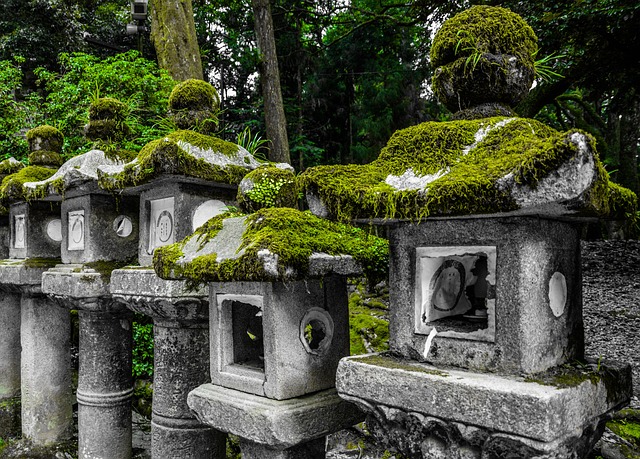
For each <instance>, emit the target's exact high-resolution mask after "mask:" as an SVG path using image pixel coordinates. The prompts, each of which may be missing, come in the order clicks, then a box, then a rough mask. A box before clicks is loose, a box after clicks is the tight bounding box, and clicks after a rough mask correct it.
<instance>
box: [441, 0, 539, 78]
mask: <svg viewBox="0 0 640 459" xmlns="http://www.w3.org/2000/svg"><path fill="white" fill-rule="evenodd" d="M537 50H538V37H536V34H535V32H534V31H533V29H532V28H531V27H530V26H529V25H528V24H527V23H526V22H525V21H524V19H522V18H521V17H520V16H519V15H517V14H515V13H513V12H511V11H510V10H508V9H506V8H501V7H495V6H488V5H478V6H474V7H471V8H469V9H468V10H465V11H463V12H461V13H459V14H456V15H455V16H454V17H452V18H451V19H449V20H447V21H445V22H444V24H442V27H441V28H440V30H438V32H437V33H436V35H435V37H434V38H433V45H432V46H431V54H430V57H431V65H432V66H433V67H434V68H435V67H440V66H442V65H446V64H449V63H451V62H454V61H455V60H457V59H459V58H460V57H464V58H467V57H469V56H470V55H472V54H474V53H480V54H482V53H490V54H495V55H497V54H511V55H514V56H516V57H517V58H518V59H521V60H522V61H523V62H527V63H529V64H530V65H531V67H533V62H534V56H535V54H536V52H537Z"/></svg>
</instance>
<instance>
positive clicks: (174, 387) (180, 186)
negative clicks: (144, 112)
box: [99, 80, 259, 459]
mask: <svg viewBox="0 0 640 459" xmlns="http://www.w3.org/2000/svg"><path fill="white" fill-rule="evenodd" d="M218 104H219V98H218V95H217V92H216V91H215V89H214V88H213V87H212V86H211V85H209V84H208V83H205V82H202V81H193V80H187V81H185V82H182V83H180V84H178V85H177V86H176V88H174V90H173V92H172V95H171V97H170V107H169V110H170V116H171V117H172V118H173V119H174V120H175V122H176V124H177V125H178V126H179V127H181V128H183V130H179V131H175V132H172V133H170V134H168V135H166V136H165V137H163V138H161V139H158V140H155V141H152V142H150V143H149V144H147V145H146V146H145V147H144V148H143V149H142V150H141V151H140V153H139V154H138V156H137V157H136V158H134V159H133V160H132V161H130V162H129V163H127V164H124V165H119V166H108V167H101V168H99V176H100V180H99V184H100V186H101V187H102V188H103V189H105V190H108V191H113V192H117V193H118V194H119V195H122V196H127V195H138V196H139V198H140V212H139V215H140V217H139V222H140V225H139V245H138V262H139V264H140V266H141V267H142V268H139V267H136V268H135V269H118V270H115V271H114V272H113V273H112V277H111V287H110V288H111V292H112V294H113V296H114V298H117V299H118V300H119V301H121V302H122V303H123V304H126V305H127V307H128V308H129V309H131V310H133V311H134V312H138V313H142V314H145V315H148V316H150V317H152V318H153V319H154V358H155V365H154V392H153V414H152V423H151V450H152V455H153V456H154V457H178V456H179V457H184V458H187V457H190V458H194V459H195V458H200V457H209V456H210V455H212V454H213V455H215V454H218V455H221V454H224V453H223V452H224V448H225V439H224V437H223V436H222V435H221V434H220V433H219V432H216V431H214V430H213V429H212V428H210V427H209V426H206V425H203V424H202V423H200V422H199V421H198V420H197V419H195V417H194V415H193V413H192V412H191V411H190V410H189V407H188V406H187V403H186V398H187V394H188V392H189V391H190V390H191V389H193V388H195V387H197V386H198V385H200V384H201V383H203V382H205V381H206V380H207V379H208V377H209V376H208V374H209V354H208V348H209V328H208V308H207V293H206V291H205V290H203V289H196V290H192V289H189V288H188V286H187V285H186V284H185V282H183V281H166V280H163V279H160V278H158V277H157V276H156V275H155V272H154V271H153V269H152V268H151V266H150V265H151V262H152V257H153V252H154V250H156V249H157V248H158V247H163V246H165V245H168V244H172V243H174V242H175V241H178V240H180V239H182V238H184V237H186V236H187V235H189V234H191V233H192V232H193V231H194V230H195V229H196V228H198V227H199V226H200V225H202V224H203V223H205V222H206V221H207V220H209V219H210V218H211V217H213V216H215V215H217V214H219V213H222V212H223V211H224V210H225V209H226V208H227V206H232V205H234V204H235V203H236V202H235V195H236V191H237V186H238V183H239V182H240V181H241V180H242V177H243V176H244V175H245V174H246V173H247V172H249V171H250V170H252V169H255V168H256V167H258V165H259V164H258V162H257V161H256V160H255V159H254V158H253V156H251V154H249V152H248V151H247V150H245V149H244V148H242V147H240V146H238V145H235V144H232V143H229V142H226V141H224V140H221V139H219V138H216V137H212V136H209V135H206V134H205V133H208V132H210V131H211V129H212V127H213V126H214V125H215V119H214V118H215V113H216V112H217V111H218V108H219V106H218ZM189 120H191V121H189ZM184 128H188V129H184ZM203 132H205V133H203ZM145 267H146V268H145Z"/></svg>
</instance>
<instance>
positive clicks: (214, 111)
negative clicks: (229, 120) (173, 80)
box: [169, 79, 220, 134]
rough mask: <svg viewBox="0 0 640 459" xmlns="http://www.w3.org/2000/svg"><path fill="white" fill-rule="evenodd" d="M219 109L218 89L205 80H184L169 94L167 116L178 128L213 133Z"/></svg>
mask: <svg viewBox="0 0 640 459" xmlns="http://www.w3.org/2000/svg"><path fill="white" fill-rule="evenodd" d="M219 111H220V96H219V95H218V91H216V89H215V88H214V87H213V86H212V85H210V84H209V83H207V82H206V81H202V80H195V79H189V80H185V81H183V82H181V83H179V84H177V85H176V86H175V87H174V88H173V91H171V95H170V96H169V117H170V118H171V119H172V120H173V122H174V123H175V124H176V126H177V127H178V128H180V129H191V130H194V131H198V132H200V133H203V134H210V133H213V132H214V131H215V129H216V127H217V125H218V112H219Z"/></svg>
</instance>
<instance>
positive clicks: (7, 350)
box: [0, 287, 21, 438]
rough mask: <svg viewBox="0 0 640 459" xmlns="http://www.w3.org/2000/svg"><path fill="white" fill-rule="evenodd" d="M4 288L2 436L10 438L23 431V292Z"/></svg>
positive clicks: (0, 308) (0, 314)
mask: <svg viewBox="0 0 640 459" xmlns="http://www.w3.org/2000/svg"><path fill="white" fill-rule="evenodd" d="M0 291H1V297H0V330H2V332H1V333H0V438H6V437H9V436H15V435H19V434H20V352H21V349H20V294H19V293H16V292H7V291H4V289H2V287H0Z"/></svg>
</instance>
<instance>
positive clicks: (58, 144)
mask: <svg viewBox="0 0 640 459" xmlns="http://www.w3.org/2000/svg"><path fill="white" fill-rule="evenodd" d="M26 137H27V142H29V150H31V151H36V150H51V151H55V152H57V153H60V152H62V144H63V143H64V136H63V135H62V132H60V131H59V130H58V129H57V128H55V127H53V126H49V125H47V124H45V125H42V126H38V127H36V128H33V129H31V130H29V131H27V135H26Z"/></svg>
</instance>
